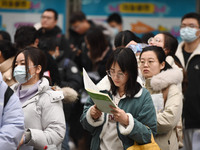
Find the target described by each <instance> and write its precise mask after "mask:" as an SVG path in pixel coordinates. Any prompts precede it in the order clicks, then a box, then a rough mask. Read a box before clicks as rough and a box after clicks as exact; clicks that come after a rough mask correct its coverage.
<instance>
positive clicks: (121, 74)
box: [106, 70, 125, 80]
mask: <svg viewBox="0 0 200 150" xmlns="http://www.w3.org/2000/svg"><path fill="white" fill-rule="evenodd" d="M106 73H107V75H108V76H109V77H111V78H113V77H114V76H115V75H116V76H117V78H118V79H121V80H122V79H123V78H124V77H125V74H124V73H122V72H117V73H115V71H114V70H107V71H106Z"/></svg>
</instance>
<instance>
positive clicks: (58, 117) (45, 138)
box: [13, 78, 66, 150]
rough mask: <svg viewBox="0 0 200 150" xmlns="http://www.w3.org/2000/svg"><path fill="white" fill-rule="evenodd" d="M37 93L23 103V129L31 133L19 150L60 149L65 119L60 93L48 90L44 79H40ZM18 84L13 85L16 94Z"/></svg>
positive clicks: (47, 84)
mask: <svg viewBox="0 0 200 150" xmlns="http://www.w3.org/2000/svg"><path fill="white" fill-rule="evenodd" d="M41 81H42V82H41V83H40V84H39V86H38V92H37V93H36V94H35V95H34V96H33V97H32V98H30V99H29V100H27V101H25V102H24V103H23V106H22V108H23V111H24V116H25V128H26V130H30V132H31V140H30V141H29V142H28V143H27V144H26V145H23V146H22V147H21V148H20V150H21V149H22V150H32V149H38V150H41V149H44V147H45V146H46V145H55V147H57V149H60V147H61V142H62V141H63V139H64V136H65V128H66V125H65V117H64V113H63V106H62V99H63V98H64V96H63V92H62V91H54V90H52V89H51V88H50V86H49V82H48V80H47V79H46V78H42V79H41ZM18 86H19V84H16V85H14V88H13V89H14V91H15V92H16V90H17V88H18Z"/></svg>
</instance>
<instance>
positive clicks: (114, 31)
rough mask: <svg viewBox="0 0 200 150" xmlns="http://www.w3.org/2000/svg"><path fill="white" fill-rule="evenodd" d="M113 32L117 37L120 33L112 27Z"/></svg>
mask: <svg viewBox="0 0 200 150" xmlns="http://www.w3.org/2000/svg"><path fill="white" fill-rule="evenodd" d="M112 32H113V35H114V36H116V35H117V34H118V33H119V29H118V28H115V27H112Z"/></svg>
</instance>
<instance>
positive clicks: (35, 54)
mask: <svg viewBox="0 0 200 150" xmlns="http://www.w3.org/2000/svg"><path fill="white" fill-rule="evenodd" d="M20 53H23V54H24V58H25V68H26V78H28V65H29V64H28V59H30V60H31V61H32V62H33V64H34V65H35V66H38V65H40V66H41V68H42V69H41V72H40V75H39V78H40V79H41V78H42V77H43V74H44V71H45V69H46V65H47V60H46V56H45V54H44V52H43V51H42V50H40V49H38V48H35V47H31V46H29V47H26V48H24V49H22V50H20V51H19V52H18V53H17V54H16V56H15V58H14V60H13V64H12V72H13V71H14V69H15V62H16V59H17V56H18V55H19V54H20Z"/></svg>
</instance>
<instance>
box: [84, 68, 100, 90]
mask: <svg viewBox="0 0 200 150" xmlns="http://www.w3.org/2000/svg"><path fill="white" fill-rule="evenodd" d="M83 83H84V87H85V89H90V90H94V91H98V92H99V89H98V87H97V86H96V85H95V84H94V82H93V81H92V80H91V79H90V77H89V76H88V74H87V72H86V71H85V69H84V68H83Z"/></svg>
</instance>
